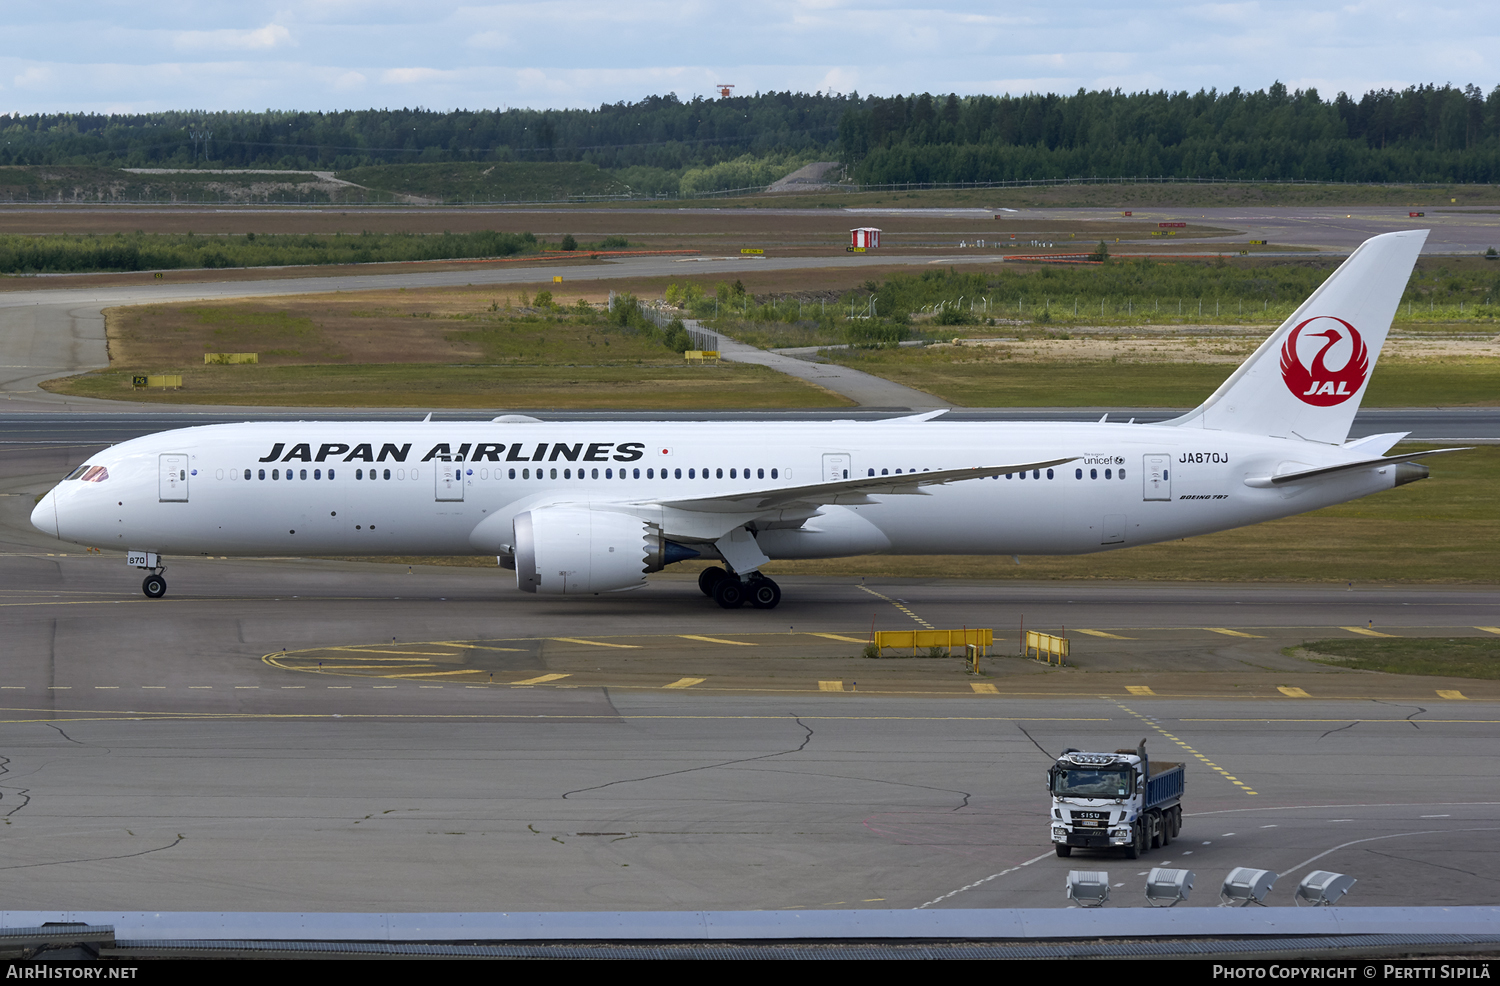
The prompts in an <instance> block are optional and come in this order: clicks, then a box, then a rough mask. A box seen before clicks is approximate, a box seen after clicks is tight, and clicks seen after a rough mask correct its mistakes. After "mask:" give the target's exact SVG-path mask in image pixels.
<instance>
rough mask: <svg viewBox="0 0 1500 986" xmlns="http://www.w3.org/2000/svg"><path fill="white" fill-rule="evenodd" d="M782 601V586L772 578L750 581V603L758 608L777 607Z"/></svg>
mask: <svg viewBox="0 0 1500 986" xmlns="http://www.w3.org/2000/svg"><path fill="white" fill-rule="evenodd" d="M779 602H781V586H779V585H777V584H776V583H775V582H772V581H771V580H770V579H752V580H751V581H750V605H751V606H754V607H755V608H756V609H775V608H776V604H777V603H779Z"/></svg>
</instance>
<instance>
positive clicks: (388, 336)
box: [45, 288, 850, 410]
mask: <svg viewBox="0 0 1500 986" xmlns="http://www.w3.org/2000/svg"><path fill="white" fill-rule="evenodd" d="M106 332H107V335H108V338H109V350H110V368H109V369H108V370H104V371H100V372H94V373H85V374H80V375H78V376H72V377H62V378H59V379H57V380H53V381H49V382H48V383H47V384H46V385H45V386H46V388H47V389H48V390H50V391H52V392H54V393H62V394H69V395H73V396H79V397H99V398H106V399H113V400H140V401H154V402H165V403H177V404H247V405H272V406H274V405H290V406H308V407H337V406H345V405H353V406H365V407H484V408H516V409H522V408H524V409H532V410H539V409H589V408H619V409H646V408H660V409H694V408H703V409H715V410H719V409H735V408H780V407H847V406H849V404H850V402H849V401H847V400H846V399H844V398H842V397H838V396H837V395H835V394H832V393H830V392H829V391H826V390H823V389H822V388H819V387H815V386H813V385H811V384H808V383H804V382H803V381H800V380H796V379H794V378H791V377H788V376H785V375H783V374H780V373H775V372H773V371H770V370H767V369H765V368H762V367H756V366H748V365H742V364H722V365H718V366H701V365H699V366H689V365H686V363H685V361H684V360H683V358H682V356H681V354H679V353H677V352H674V351H672V350H670V349H668V348H666V347H665V346H664V345H662V344H661V342H660V341H658V340H656V339H653V338H649V337H647V336H645V335H643V334H641V333H639V332H635V331H632V330H629V329H627V328H624V327H621V326H619V325H616V324H613V323H612V322H610V321H609V320H608V318H607V317H606V313H605V312H603V311H602V310H601V308H600V306H598V305H592V304H589V303H588V302H587V301H583V302H581V303H580V302H578V301H575V302H573V303H572V304H569V305H561V304H551V303H548V302H543V301H541V300H540V299H539V297H538V295H537V294H536V293H531V292H528V291H526V290H525V289H524V288H522V289H521V290H520V291H519V293H516V294H510V295H506V294H498V293H495V292H479V291H474V290H469V289H457V290H454V289H441V290H432V291H387V292H369V293H365V294H345V295H334V296H327V295H323V296H306V297H300V298H287V299H278V300H277V301H276V302H274V303H263V302H253V303H245V302H224V303H213V304H208V303H196V304H193V303H190V304H180V305H140V306H132V307H128V308H117V309H110V310H108V312H107V313H106ZM206 352H236V353H239V352H253V353H257V354H258V355H259V357H260V362H259V363H258V364H254V365H235V366H221V365H214V366H205V365H204V364H203V354H204V353H206ZM140 373H146V374H181V375H182V377H183V387H182V389H181V390H166V391H163V390H159V389H158V390H147V389H136V388H135V387H133V386H132V382H131V378H132V377H133V376H134V375H135V374H140Z"/></svg>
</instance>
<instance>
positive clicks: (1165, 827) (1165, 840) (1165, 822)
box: [1161, 808, 1172, 846]
mask: <svg viewBox="0 0 1500 986" xmlns="http://www.w3.org/2000/svg"><path fill="white" fill-rule="evenodd" d="M1161 844H1162V845H1163V846H1170V845H1171V844H1172V810H1171V809H1170V808H1169V809H1167V812H1166V814H1164V815H1162V816H1161Z"/></svg>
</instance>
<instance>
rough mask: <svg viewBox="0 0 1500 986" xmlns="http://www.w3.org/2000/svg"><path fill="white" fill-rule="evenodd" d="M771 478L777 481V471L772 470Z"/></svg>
mask: <svg viewBox="0 0 1500 986" xmlns="http://www.w3.org/2000/svg"><path fill="white" fill-rule="evenodd" d="M771 478H772V479H775V478H776V470H775V469H772V470H771Z"/></svg>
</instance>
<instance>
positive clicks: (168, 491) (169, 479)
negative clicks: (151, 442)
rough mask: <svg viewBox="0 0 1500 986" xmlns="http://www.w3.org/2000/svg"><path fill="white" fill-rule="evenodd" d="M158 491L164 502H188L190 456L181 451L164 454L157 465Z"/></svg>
mask: <svg viewBox="0 0 1500 986" xmlns="http://www.w3.org/2000/svg"><path fill="white" fill-rule="evenodd" d="M157 479H158V493H157V496H158V498H159V499H160V500H161V502H163V503H169V502H176V503H186V502H187V498H188V457H187V456H186V455H182V454H180V453H175V452H173V453H168V454H166V455H163V456H162V457H161V459H160V461H159V465H158V467H157Z"/></svg>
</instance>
